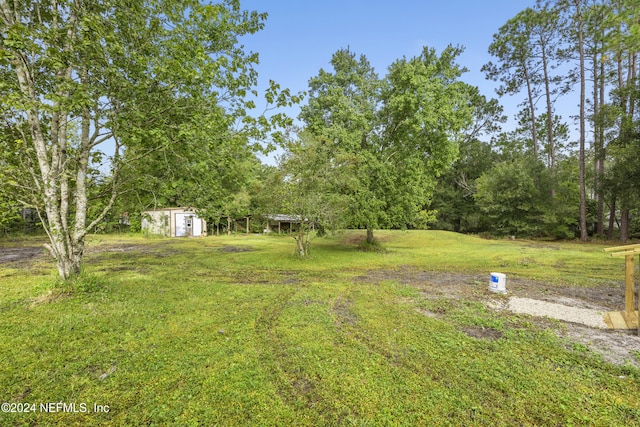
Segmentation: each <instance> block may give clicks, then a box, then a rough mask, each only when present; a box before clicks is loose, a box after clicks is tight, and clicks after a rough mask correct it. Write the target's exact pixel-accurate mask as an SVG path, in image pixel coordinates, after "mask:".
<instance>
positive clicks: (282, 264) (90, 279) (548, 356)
mask: <svg viewBox="0 0 640 427" xmlns="http://www.w3.org/2000/svg"><path fill="white" fill-rule="evenodd" d="M363 235H364V232H356V231H351V232H347V233H344V234H341V235H338V236H334V237H331V238H327V239H316V240H314V241H313V242H312V246H311V250H312V255H311V258H310V259H307V260H299V259H297V258H295V257H294V256H293V251H294V241H293V239H292V238H290V237H286V236H285V237H279V236H232V237H227V236H224V237H222V236H221V237H207V238H202V239H150V238H143V237H140V236H122V235H121V236H115V235H114V236H93V237H91V238H90V241H89V244H88V248H87V254H86V258H85V259H86V266H85V271H84V273H83V275H82V276H81V278H79V279H78V280H76V281H75V283H73V284H71V285H64V286H62V285H60V284H59V283H56V281H55V276H54V269H53V264H52V262H51V261H50V260H49V259H48V258H46V257H44V256H41V255H42V254H40V256H37V257H35V258H33V259H31V260H28V261H15V262H5V263H3V264H0V402H6V403H9V405H8V406H7V405H4V406H3V408H5V409H8V410H14V411H18V410H21V411H23V412H6V411H4V412H0V425H2V426H4V425H9V426H11V425H45V426H46V425H70V426H73V425H78V426H87V425H115V426H121V425H132V426H137V425H158V426H164V425H176V426H190V425H193V426H197V425H225V426H227V425H247V426H256V425H265V426H269V425H273V426H276V425H278V426H280V425H309V426H319V425H356V426H377V425H454V426H457V425H487V426H499V425H504V426H513V425H563V426H565V425H600V426H630V425H640V400H639V399H638V396H640V370H638V369H637V368H634V367H632V366H630V365H628V366H617V365H612V364H609V363H607V362H605V361H604V360H603V359H602V358H601V357H600V356H598V355H597V354H595V353H593V352H591V351H590V350H589V349H588V348H586V347H585V346H582V345H570V344H568V343H567V342H565V341H563V340H561V339H560V338H558V337H557V336H556V335H555V334H554V333H552V332H550V331H549V330H547V329H545V328H543V327H541V326H539V324H538V323H536V322H533V321H532V320H531V319H530V318H527V317H526V316H517V315H512V314H508V313H505V312H496V311H493V310H490V309H488V308H486V306H485V305H483V304H482V303H481V302H479V301H478V299H468V300H467V299H458V300H451V299H450V298H447V297H446V295H442V296H438V297H434V296H430V295H427V294H425V292H424V290H423V289H422V288H421V287H420V286H419V285H416V284H412V283H403V281H402V280H398V279H397V275H394V274H391V273H393V272H398V271H403V270H407V269H412V270H415V271H428V272H431V273H433V272H435V273H436V274H444V273H450V272H458V273H469V274H482V275H485V276H486V281H483V282H478V283H476V284H475V285H469V292H470V294H473V295H476V296H480V297H482V296H484V295H485V294H487V295H486V297H487V298H489V297H495V296H493V295H489V292H488V291H487V286H488V280H489V272H491V271H500V272H503V273H506V274H507V280H509V278H510V277H520V278H527V279H532V280H537V281H544V282H546V283H548V284H549V286H551V287H553V286H558V287H562V286H580V287H591V288H594V287H595V288H597V287H598V286H602V285H603V284H610V283H611V281H612V280H613V281H622V280H623V265H622V264H623V262H622V261H621V260H620V259H612V258H610V257H608V256H606V255H605V254H603V253H602V251H601V250H602V248H603V246H600V245H581V244H576V243H547V242H544V243H542V242H530V241H500V240H496V241H492V240H483V239H480V238H477V237H472V236H464V235H459V234H454V233H447V232H436V231H411V232H402V231H386V232H385V231H380V232H377V233H376V235H377V237H378V238H379V239H380V240H381V242H382V245H383V247H384V250H383V251H380V252H374V251H362V250H359V247H358V243H357V240H358V238H359V237H362V236H363ZM37 243H38V242H37V241H35V240H32V239H27V240H23V241H20V242H15V241H14V242H12V241H7V240H0V253H1V252H2V251H3V250H4V251H6V250H7V248H9V247H15V246H26V247H28V246H30V245H31V246H36V245H37ZM425 312H429V313H439V314H440V315H438V316H428V315H425ZM468 328H480V329H486V330H491V331H495V333H496V334H497V335H496V336H495V337H494V338H491V337H474V336H471V335H469V334H468V333H465V330H466V329H468ZM58 403H59V404H58ZM41 404H42V405H41ZM62 404H64V405H67V406H66V407H65V406H62ZM72 404H75V406H73V405H72ZM30 405H35V407H34V406H30ZM94 405H100V406H94ZM107 407H108V408H107ZM25 408H26V409H28V410H29V411H30V412H28V413H25V412H24V411H25V410H26V409H25ZM33 409H35V411H34V410H33ZM45 409H46V410H48V412H47V411H46V410H45ZM96 409H97V410H98V411H97V412H96V411H95V410H96ZM107 409H108V410H107ZM73 410H75V412H74V411H73Z"/></svg>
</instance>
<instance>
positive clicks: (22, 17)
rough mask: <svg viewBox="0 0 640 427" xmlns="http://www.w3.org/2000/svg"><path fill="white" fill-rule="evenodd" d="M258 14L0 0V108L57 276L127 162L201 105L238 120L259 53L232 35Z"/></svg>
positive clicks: (87, 1) (196, 6) (191, 0)
mask: <svg viewBox="0 0 640 427" xmlns="http://www.w3.org/2000/svg"><path fill="white" fill-rule="evenodd" d="M265 18H266V15H265V14H258V13H256V12H251V13H249V12H246V11H242V10H241V9H240V5H239V2H238V1H237V0H226V1H224V2H223V3H220V4H214V5H207V4H203V3H201V2H200V1H197V0H160V1H139V2H127V3H123V2H120V1H117V0H101V1H98V0H60V1H57V2H51V3H49V2H32V1H24V2H11V1H8V0H0V42H1V45H0V73H1V74H2V76H3V80H2V84H1V85H0V91H1V92H2V95H3V96H2V106H1V108H2V112H3V115H4V116H5V117H6V120H7V122H8V123H9V125H10V126H11V127H12V129H14V131H15V134H17V135H18V136H17V137H15V138H14V142H15V145H16V147H18V149H19V150H21V155H22V156H24V158H25V160H24V166H26V167H27V171H28V173H27V174H28V177H29V184H28V189H26V191H25V192H24V194H25V195H26V196H28V197H29V198H30V199H29V202H30V203H31V205H32V206H34V207H37V208H39V209H40V208H41V210H40V215H41V218H42V220H43V224H44V226H45V230H46V232H47V234H48V236H49V241H50V242H49V243H48V244H47V245H46V247H47V248H48V249H49V252H50V253H51V255H52V256H53V258H54V259H55V261H56V265H57V269H58V272H59V275H60V277H61V278H62V279H68V278H69V277H71V276H73V275H75V274H78V273H79V271H80V267H81V261H82V256H83V252H84V241H85V236H86V234H87V233H88V232H89V230H91V229H92V228H93V227H95V226H96V225H97V224H98V223H99V222H100V221H101V220H102V218H104V216H105V215H107V213H108V212H109V210H110V208H111V207H112V206H113V204H114V202H115V201H116V198H117V196H118V194H119V184H120V174H121V173H122V171H123V168H125V167H133V164H134V163H136V162H138V161H140V160H142V159H144V158H145V157H146V156H147V155H149V154H150V153H152V152H155V151H157V150H160V149H167V148H168V147H171V146H172V145H173V144H174V143H175V141H179V139H180V135H181V133H184V132H185V131H186V130H187V129H193V128H197V127H198V126H199V125H201V123H198V122H196V120H195V119H194V118H195V117H199V116H198V114H197V112H199V111H203V110H204V111H212V110H213V109H217V110H216V111H217V112H218V114H219V115H220V116H221V117H222V118H223V121H224V125H225V126H223V127H225V128H226V126H227V125H228V124H229V123H232V122H234V123H236V124H242V123H241V122H239V120H240V119H241V118H242V117H243V116H245V115H246V109H247V108H251V107H252V106H253V105H250V103H249V102H248V101H245V95H246V94H247V93H248V92H251V91H252V87H253V86H254V85H255V80H256V73H255V71H254V70H253V65H254V64H255V63H256V62H257V60H258V57H257V54H253V53H245V52H244V51H243V49H242V46H241V45H239V44H238V39H239V37H241V36H243V35H245V34H252V33H255V32H256V31H258V30H260V29H261V28H262V27H263V25H264V19H265ZM251 93H254V94H255V92H251ZM73 124H77V127H76V128H74V126H73ZM74 129H77V130H78V131H77V133H75V132H74ZM106 142H110V143H111V144H113V145H114V148H113V150H112V151H111V150H109V151H110V152H109V153H106V154H108V155H109V164H110V168H111V171H110V173H109V176H110V182H111V183H112V188H111V191H110V194H109V195H108V196H107V202H106V203H105V204H104V208H103V209H102V212H100V213H98V214H97V215H96V216H95V218H93V219H92V220H91V221H89V218H88V197H87V194H88V187H89V182H90V174H89V171H90V168H91V166H92V164H95V162H96V161H98V160H99V159H98V158H97V156H99V155H100V154H99V153H100V147H101V146H104V144H105V143H106ZM104 151H105V152H106V149H105V150H104ZM21 184H22V183H21ZM24 185H25V186H26V185H27V184H26V183H25V184H24Z"/></svg>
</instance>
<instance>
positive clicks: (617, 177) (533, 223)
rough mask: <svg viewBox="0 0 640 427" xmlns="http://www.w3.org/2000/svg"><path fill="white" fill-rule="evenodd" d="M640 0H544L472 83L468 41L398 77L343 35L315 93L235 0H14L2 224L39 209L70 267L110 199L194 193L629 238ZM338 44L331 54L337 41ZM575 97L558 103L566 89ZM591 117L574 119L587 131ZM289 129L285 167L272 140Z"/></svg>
mask: <svg viewBox="0 0 640 427" xmlns="http://www.w3.org/2000/svg"><path fill="white" fill-rule="evenodd" d="M637 10H640V4H639V0H608V1H604V0H602V1H598V0H557V1H551V2H542V1H539V2H537V3H535V4H534V5H532V7H530V8H527V9H525V10H524V11H522V12H520V13H518V14H517V15H516V16H515V17H513V18H512V19H510V20H509V21H508V22H507V23H505V25H503V26H502V27H501V28H500V29H498V32H497V33H496V34H495V35H494V39H493V43H492V44H491V46H490V47H489V52H488V53H489V54H490V55H491V61H490V62H488V63H487V64H486V65H485V66H484V67H483V71H484V72H485V73H486V76H487V78H489V79H492V80H495V81H496V82H499V89H498V93H497V94H498V95H499V96H505V95H510V96H520V97H521V98H522V104H521V107H522V111H520V112H518V113H517V119H518V127H517V128H516V129H515V130H512V131H509V132H504V131H502V129H501V128H500V125H501V124H502V123H504V121H505V116H504V111H503V109H502V107H501V106H500V104H499V101H498V100H495V99H487V98H486V97H485V96H484V95H483V94H481V93H480V92H479V90H478V88H476V87H474V86H471V85H469V84H467V83H465V82H464V80H463V76H464V72H465V71H466V69H465V68H464V66H462V65H460V64H458V62H457V61H458V57H459V55H460V53H461V52H462V50H463V48H462V47H458V46H449V47H447V48H446V49H444V50H443V51H442V52H437V51H436V50H435V49H432V48H429V47H425V48H424V49H423V51H422V52H421V54H420V55H417V56H415V57H412V58H400V59H398V60H396V61H394V62H393V63H392V64H390V65H389V66H388V68H387V70H386V73H385V74H384V75H382V76H380V75H378V73H377V72H376V71H375V70H374V69H373V68H372V67H371V65H370V63H369V62H368V60H367V58H366V56H365V55H364V54H358V53H355V52H351V51H350V50H349V49H340V50H338V51H336V52H335V53H334V55H333V56H332V58H330V62H329V64H330V68H329V69H328V70H324V69H322V70H320V71H319V73H318V74H317V75H316V76H314V77H312V78H311V79H310V80H309V89H308V93H307V94H306V99H307V102H306V103H305V104H304V105H303V106H302V108H301V113H300V117H299V119H300V122H301V123H302V125H301V126H299V127H297V128H294V127H293V126H292V123H293V122H292V120H291V118H289V117H286V116H285V115H284V114H282V113H278V110H277V109H278V108H279V107H282V106H287V105H288V106H290V105H292V104H295V103H299V102H301V101H302V99H303V94H292V93H290V91H289V90H288V89H286V88H281V87H280V86H279V85H278V84H277V83H276V82H273V81H272V82H270V84H269V87H268V89H267V90H266V91H265V92H264V93H262V94H259V93H258V91H257V89H256V88H257V77H258V76H257V72H256V70H255V66H256V64H257V63H258V61H259V57H258V54H257V53H254V52H246V51H245V50H244V48H243V47H242V44H241V42H240V39H241V38H242V37H244V36H248V35H251V34H254V33H257V32H258V31H259V30H260V29H262V28H263V26H264V25H265V21H266V18H267V15H266V14H265V13H258V12H255V11H245V10H243V9H242V7H241V5H240V2H239V1H238V0H224V1H222V2H220V3H217V4H208V3H205V2H201V1H199V0H157V1H153V2H151V1H139V2H134V3H131V2H122V1H120V0H59V1H56V2H49V1H46V0H27V1H22V2H11V1H8V0H0V74H2V78H1V79H0V99H1V100H2V102H1V104H0V117H1V118H2V122H1V123H0V126H2V132H1V133H0V145H1V146H2V151H1V157H0V165H1V166H2V167H1V168H0V179H1V180H2V185H1V186H0V207H1V208H2V209H0V211H1V213H0V227H2V228H3V229H9V228H11V227H15V225H16V224H19V223H20V221H21V220H24V218H25V217H26V215H25V209H28V211H29V213H30V215H32V214H35V216H36V217H37V218H38V219H39V220H40V222H41V224H42V227H43V229H44V230H45V232H46V234H47V236H48V237H49V243H48V244H47V248H48V249H49V251H50V253H51V255H52V257H53V258H54V259H55V260H56V264H57V267H58V271H59V274H60V276H61V277H62V278H64V279H67V278H69V277H72V276H74V275H75V274H78V272H79V271H80V268H81V260H82V255H83V251H84V241H85V238H86V235H87V233H88V232H90V231H91V230H94V229H96V228H97V227H100V226H101V224H104V222H105V221H106V220H107V219H109V218H117V217H119V216H120V215H121V214H124V213H127V214H128V218H129V221H130V222H131V224H132V226H133V227H134V228H135V226H136V221H139V220H137V218H139V213H140V212H141V211H143V210H145V209H150V208H156V207H166V206H193V207H197V208H198V209H199V213H200V214H201V215H203V216H204V217H207V218H209V219H210V220H211V221H213V222H218V221H220V220H221V218H226V217H241V216H245V215H248V214H259V213H275V212H278V213H288V214H293V215H298V216H299V217H300V218H304V219H305V220H306V221H303V226H302V227H301V228H300V230H301V231H300V233H299V235H298V236H296V237H297V241H298V246H297V248H298V249H297V250H298V253H299V254H300V255H302V256H304V255H305V254H306V253H307V252H308V248H309V244H308V242H309V241H308V239H309V231H310V228H308V227H307V225H305V224H308V225H309V227H310V225H311V224H314V227H317V226H320V227H321V229H322V230H325V229H339V228H346V227H357V228H362V229H366V230H367V242H368V243H369V244H375V239H374V230H375V229H379V228H427V227H432V228H441V229H450V230H455V231H460V232H474V233H478V232H489V233H494V234H501V235H514V234H515V235H519V236H552V237H557V238H573V237H575V236H578V237H579V238H580V239H582V240H587V239H588V238H589V236H604V235H608V236H609V237H610V238H613V237H615V235H618V236H619V237H620V239H621V240H623V241H626V240H627V239H628V238H630V237H631V236H632V235H633V233H634V232H635V231H636V229H637V228H638V227H637V223H638V207H640V203H639V197H638V196H639V194H638V183H639V182H640V180H639V179H638V178H639V177H638V174H639V168H638V167H637V166H636V165H637V164H638V162H637V153H638V148H639V147H638V144H639V133H640V132H639V123H640V120H639V117H638V115H639V113H638V111H639V110H640V106H639V105H638V103H639V101H638V100H639V99H640V96H639V93H640V89H639V87H638V52H639V51H640V30H639V27H640V22H639V18H638V13H637ZM328 59H329V58H328ZM562 97H572V99H573V98H576V99H577V102H576V105H577V107H576V114H575V118H574V117H564V118H563V117H560V116H559V115H558V114H557V112H556V109H555V105H556V103H557V102H558V99H560V98H562ZM573 126H576V127H577V129H578V135H579V136H578V138H577V140H574V139H575V138H574V137H573V134H572V132H570V130H571V129H572V127H573ZM276 146H279V147H281V148H283V150H284V154H283V155H282V156H281V158H280V161H279V163H278V166H276V167H273V166H266V165H263V164H261V162H260V161H259V160H258V157H257V155H258V154H260V153H268V152H270V151H271V150H273V149H274V148H275V147H276Z"/></svg>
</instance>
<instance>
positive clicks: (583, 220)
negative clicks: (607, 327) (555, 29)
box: [575, 0, 589, 242]
mask: <svg viewBox="0 0 640 427" xmlns="http://www.w3.org/2000/svg"><path fill="white" fill-rule="evenodd" d="M575 5H576V24H577V25H576V26H577V29H578V52H579V53H580V154H579V157H580V158H579V161H580V240H581V241H583V242H586V241H587V238H588V237H589V236H588V233H587V186H586V179H587V174H586V163H585V158H586V153H585V144H586V135H585V132H586V130H585V83H586V82H585V80H586V77H585V72H584V56H585V55H584V34H583V27H584V22H583V20H582V0H576V2H575Z"/></svg>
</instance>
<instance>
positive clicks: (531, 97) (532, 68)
mask: <svg viewBox="0 0 640 427" xmlns="http://www.w3.org/2000/svg"><path fill="white" fill-rule="evenodd" d="M533 13H534V12H533V10H532V9H529V8H528V9H526V10H524V11H522V12H520V13H518V14H517V15H516V16H515V17H513V18H511V19H510V20H508V21H507V23H506V24H504V25H503V26H502V27H500V29H499V31H498V33H497V34H494V35H493V42H492V43H491V45H489V53H490V54H491V55H493V56H495V57H496V58H498V60H499V61H500V62H499V63H498V64H494V63H493V62H488V63H487V64H485V65H483V67H482V71H483V72H484V73H485V74H486V76H487V78H488V79H491V80H494V81H500V82H501V83H502V85H501V86H500V87H499V88H498V89H497V90H496V92H497V93H498V95H499V96H504V95H507V94H516V93H519V92H520V90H521V89H522V88H523V87H525V88H526V92H527V100H526V101H525V104H526V105H527V108H528V110H529V114H528V117H529V118H530V120H531V134H532V143H533V154H534V156H535V157H536V158H537V156H538V132H537V129H536V126H535V123H536V109H535V102H536V99H537V97H538V96H539V91H538V88H537V86H536V84H535V77H534V75H535V73H536V72H537V70H536V67H537V64H536V62H534V61H533V53H532V50H533V47H532V44H531V39H532V37H533V26H534V24H533V22H532V20H531V19H530V15H532V14H533Z"/></svg>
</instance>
